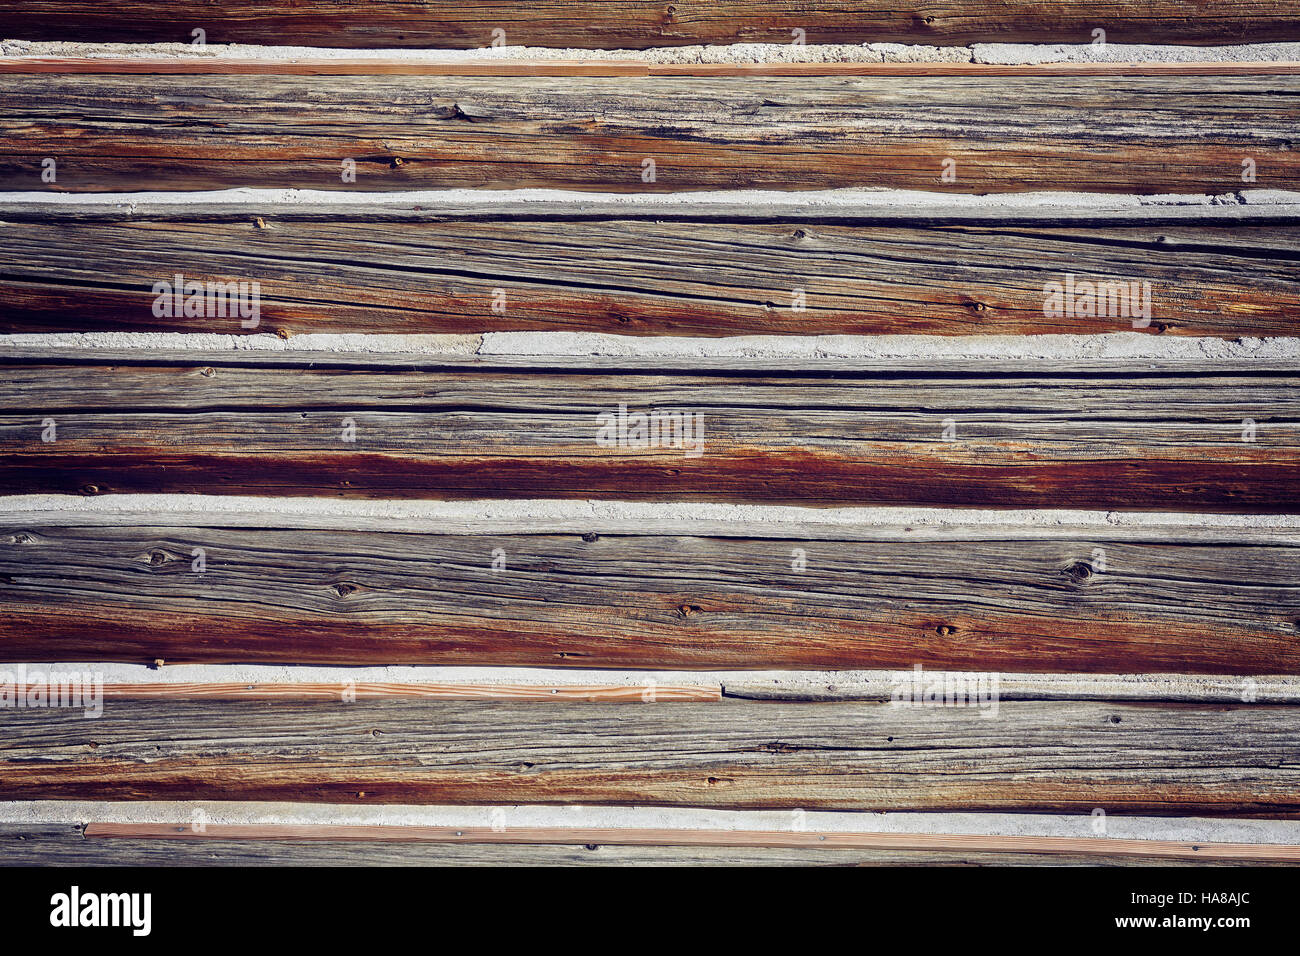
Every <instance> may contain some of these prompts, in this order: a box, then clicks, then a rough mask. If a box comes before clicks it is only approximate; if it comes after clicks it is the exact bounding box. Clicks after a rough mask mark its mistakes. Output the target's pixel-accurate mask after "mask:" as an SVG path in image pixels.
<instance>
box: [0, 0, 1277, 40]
mask: <svg viewBox="0 0 1300 956" xmlns="http://www.w3.org/2000/svg"><path fill="white" fill-rule="evenodd" d="M1098 26H1100V27H1103V28H1104V29H1105V30H1106V35H1107V38H1108V39H1109V40H1110V42H1112V43H1162V42H1173V43H1246V42H1263V41H1271V40H1289V39H1300V13H1297V11H1296V9H1295V6H1294V5H1293V4H1291V3H1288V2H1286V0H1210V2H1190V0H1117V2H1110V3H1102V2H1100V0H1052V2H1047V3H1044V2H1036V0H1008V2H992V0H950V2H948V3H945V4H942V5H938V6H936V5H935V4H924V3H902V4H900V3H891V2H884V0H840V2H834V3H830V2H824V0H822V2H813V3H807V2H794V0H771V2H762V3H760V2H756V0H674V2H672V3H668V4H664V3H662V2H657V0H617V2H598V0H530V2H527V3H520V2H517V0H486V2H477V3H450V2H447V0H433V2H412V0H364V2H345V0H297V2H293V3H289V2H286V0H222V2H220V3H217V4H212V3H203V2H197V0H187V2H179V3H178V2H174V0H172V2H169V0H120V2H117V3H113V4H111V5H105V4H103V3H100V2H96V0H14V2H10V3H7V4H6V5H5V8H4V10H3V11H0V35H2V36H5V37H13V38H21V39H33V40H88V41H94V42H105V41H119V42H149V41H158V42H164V41H171V42H180V43H189V42H190V41H191V35H190V31H191V30H193V29H194V28H196V27H197V28H202V29H203V30H205V31H206V39H207V42H208V43H271V44H277V43H281V44H295V45H303V46H342V47H346V46H355V47H455V48H474V47H483V46H487V45H488V44H490V43H491V42H492V41H493V39H494V34H493V31H494V30H497V29H499V30H503V31H504V32H505V38H506V42H508V43H510V44H511V45H515V46H520V45H522V46H555V47H581V48H590V49H599V48H604V47H609V48H631V49H641V48H646V47H655V46H680V45H686V44H697V43H733V42H744V43H789V42H791V39H792V35H793V34H792V31H793V30H795V29H800V30H803V31H804V33H805V37H806V40H807V42H808V43H869V42H879V41H890V42H900V43H930V44H940V45H943V44H960V43H973V42H1006V41H1013V42H1014V41H1025V42H1058V43H1088V42H1090V41H1091V40H1092V30H1093V29H1094V28H1095V27H1098Z"/></svg>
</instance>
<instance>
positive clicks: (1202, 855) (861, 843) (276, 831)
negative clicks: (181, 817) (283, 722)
mask: <svg viewBox="0 0 1300 956" xmlns="http://www.w3.org/2000/svg"><path fill="white" fill-rule="evenodd" d="M85 836H86V838H87V839H133V840H167V839H180V840H203V839H208V840H250V841H256V840H262V841H272V840H275V841H303V840H310V841H353V840H354V841H375V842H403V843H453V844H466V843H497V844H558V845H583V844H595V845H601V844H604V845H608V846H712V847H756V848H763V849H787V848H806V847H820V848H824V849H828V850H829V849H878V850H950V851H958V852H962V851H966V852H972V853H985V852H1001V853H1039V854H1041V853H1047V854H1077V855H1085V856H1096V857H1108V856H1109V857H1147V858H1151V859H1179V860H1192V859H1200V860H1253V861H1259V862H1280V863H1300V846H1293V845H1287V844H1276V843H1258V844H1255V843H1193V842H1186V841H1173V840H1136V839H1118V838H1112V837H1096V838H1081V837H1041V836H1010V835H1009V836H996V835H983V834H958V833H843V832H817V831H806V832H800V831H788V832H787V831H782V830H689V829H670V828H646V829H633V828H630V827H627V828H625V827H604V828H568V827H564V828H560V827H517V828H516V827H510V828H496V829H494V828H491V827H433V826H414V825H407V826H403V825H359V824H340V825H334V824H331V825H321V826H317V825H304V824H273V823H267V824H219V823H208V824H205V825H203V826H201V827H196V826H194V825H191V824H168V823H89V824H87V825H86V829H85Z"/></svg>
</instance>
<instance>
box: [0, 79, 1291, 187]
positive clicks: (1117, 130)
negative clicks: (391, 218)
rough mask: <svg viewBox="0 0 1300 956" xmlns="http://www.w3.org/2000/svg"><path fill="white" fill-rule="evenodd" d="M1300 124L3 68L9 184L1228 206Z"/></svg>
mask: <svg viewBox="0 0 1300 956" xmlns="http://www.w3.org/2000/svg"><path fill="white" fill-rule="evenodd" d="M1080 116H1086V117H1087V118H1088V121H1087V122H1086V123H1081V122H1080V121H1079V119H1078V118H1079V117H1080ZM1297 127H1300V77H1297V76H1239V77H1232V76H1225V77H1178V76H1163V77H1118V78H1117V77H1102V76H1094V77H998V78H987V79H986V78H980V77H966V76H956V77H869V76H860V77H804V78H800V77H743V76H742V77H716V78H699V77H696V78H690V77H680V78H675V77H650V78H645V79H641V78H636V77H613V78H599V77H589V78H583V77H510V78H490V77H402V76H369V77H347V78H338V79H333V80H331V79H327V78H321V77H293V76H155V77H151V78H150V80H149V95H148V96H147V97H142V96H141V95H140V80H139V79H138V78H137V77H132V76H88V75H77V76H56V75H32V76H0V187H3V188H5V189H51V188H52V189H58V190H64V191H87V190H91V191H94V190H109V191H113V190H128V191H140V190H152V189H208V188H221V187H229V186H275V187H290V186H295V187H313V188H323V189H352V190H380V191H384V190H394V189H411V188H444V187H478V188H483V187H502V188H513V187H532V186H550V187H565V188H575V189H588V190H591V189H596V190H606V191H617V192H643V191H652V192H673V191H683V190H698V189H727V188H775V189H817V188H831V187H841V186H882V187H900V188H911V189H926V190H934V189H941V190H951V191H953V192H961V193H983V192H1007V191H1022V190H1035V189H1043V190H1062V189H1071V190H1083V191H1091V192H1123V193H1169V192H1184V193H1222V192H1226V191H1234V190H1237V189H1240V188H1241V185H1242V179H1241V176H1242V161H1243V159H1246V158H1249V159H1252V160H1254V161H1255V163H1256V169H1257V176H1258V178H1257V181H1256V182H1257V185H1258V186H1260V187H1268V188H1274V189H1294V188H1297V187H1298V186H1300V158H1298V156H1300V153H1298V152H1297V151H1296V150H1295V149H1293V145H1294V140H1295V136H1296V134H1295V130H1296V129H1297ZM45 158H54V159H55V160H56V161H57V163H58V167H57V168H58V178H57V181H56V182H55V183H52V184H46V183H44V182H43V181H42V179H41V171H42V161H43V160H44V159H45ZM345 159H353V160H355V162H356V182H355V183H352V184H348V183H344V182H343V181H342V172H343V166H342V163H343V160H345ZM647 159H653V160H654V162H655V175H654V177H653V181H649V182H648V181H646V179H643V174H644V172H645V170H646V166H645V165H644V161H645V160H647ZM946 159H951V160H952V161H953V162H955V163H956V177H957V178H956V182H953V183H945V182H943V180H942V178H941V177H942V174H943V171H944V161H945V160H946Z"/></svg>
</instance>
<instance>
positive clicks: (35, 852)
mask: <svg viewBox="0 0 1300 956" xmlns="http://www.w3.org/2000/svg"><path fill="white" fill-rule="evenodd" d="M0 865H3V866H1028V865H1033V866H1150V865H1159V866H1243V865H1248V866H1285V865H1287V864H1284V863H1270V862H1268V861H1257V860H1218V859H1195V860H1182V859H1158V858H1152V857H1130V856H1104V857H1098V856H1082V855H1071V854H1037V853H1029V854H1027V853H990V852H972V851H970V850H946V851H936V850H897V849H866V848H856V849H825V848H820V847H793V848H768V847H764V848H761V849H759V848H754V847H688V846H671V847H667V846H615V845H610V844H584V845H577V846H572V845H569V846H566V845H563V844H491V843H467V844H454V843H390V842H374V843H358V842H355V841H346V842H328V841H319V840H300V841H293V840H258V841H255V842H250V841H247V840H216V839H208V840H203V841H201V842H200V841H193V842H190V841H181V840H135V839H127V838H118V839H114V840H88V839H86V838H85V837H84V836H82V827H81V826H80V825H75V824H17V823H0Z"/></svg>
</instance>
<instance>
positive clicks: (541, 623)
mask: <svg viewBox="0 0 1300 956" xmlns="http://www.w3.org/2000/svg"><path fill="white" fill-rule="evenodd" d="M163 519H164V516H162V515H160V516H158V517H157V518H154V519H149V518H146V519H144V520H145V522H146V524H145V526H144V527H121V528H93V527H92V528H76V527H73V528H62V527H47V526H43V525H40V524H38V523H36V522H32V523H29V524H25V525H19V526H15V527H12V528H10V529H7V530H6V531H4V532H0V642H2V643H3V646H4V647H5V654H6V656H7V657H8V659H10V660H86V661H126V662H141V663H147V662H152V661H154V660H156V659H163V660H166V661H168V662H169V663H172V664H179V663H187V662H198V661H206V662H241V661H242V662H247V661H263V662H281V663H328V664H359V663H368V664H379V663H383V664H465V665H489V664H499V665H536V666H553V665H560V666H577V667H643V668H651V669H656V668H658V669H673V668H686V669H701V668H709V667H718V668H738V669H746V668H749V669H754V668H769V667H771V668H784V667H790V668H828V669H856V668H899V669H904V670H905V669H909V668H911V667H912V666H913V665H914V664H921V665H924V666H925V667H927V668H935V667H939V668H955V669H961V670H973V671H983V670H1001V671H1025V672H1039V673H1044V672H1046V673H1061V672H1092V673H1129V672H1143V671H1146V672H1164V673H1209V674H1243V675H1258V674H1269V673H1279V674H1280V673H1294V672H1297V671H1298V670H1300V641H1298V640H1297V638H1298V636H1300V548H1298V547H1296V546H1295V545H1294V543H1292V544H1290V545H1287V546H1282V545H1277V546H1258V545H1256V546H1247V545H1243V544H1241V543H1240V542H1238V541H1236V540H1234V538H1233V537H1232V535H1231V532H1227V533H1221V535H1220V537H1219V539H1218V541H1217V542H1214V543H1209V544H1204V545H1199V546H1196V545H1187V544H1172V545H1171V544H1150V543H1131V542H1122V541H1114V540H1112V539H1110V538H1108V537H1106V536H1105V535H1104V533H1101V532H1098V533H1097V535H1096V536H1095V537H1084V538H1079V537H1074V538H1072V539H1068V540H1029V539H1027V538H1024V537H1020V538H1017V537H1013V536H1009V537H1008V539H1007V540H993V541H939V542H924V541H874V542H873V541H831V540H823V541H809V540H802V539H798V538H795V539H792V540H780V539H761V540H754V539H746V538H743V537H740V538H738V537H734V532H732V533H728V532H725V531H724V532H719V533H718V536H716V537H707V536H700V535H684V534H683V535H647V534H635V535H600V534H597V533H594V532H589V533H584V534H580V533H578V532H577V531H575V532H573V533H571V534H493V535H446V534H427V533H426V534H411V533H392V532H388V533H382V532H362V531H357V532H348V531H341V530H333V531H329V530H317V531H309V530H272V529H256V528H249V529H242V528H232V529H221V528H202V527H195V528H188V529H187V528H180V527H162V526H150V525H158V524H159V522H160V521H162V520H163ZM200 520H201V519H200ZM199 549H201V550H202V552H203V555H204V570H203V571H202V572H201V573H199V572H196V571H195V569H194V555H195V554H196V553H197V551H198V550H199ZM498 556H499V557H498ZM494 560H499V561H501V562H504V567H503V568H498V569H494V567H493V564H494ZM800 560H802V562H803V563H804V564H805V565H806V566H805V567H804V569H803V570H796V569H795V566H796V565H797V564H798V563H799V562H800ZM1243 688H1244V685H1243V687H1242V688H1238V689H1237V693H1238V694H1240V693H1243V692H1244V690H1243Z"/></svg>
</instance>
